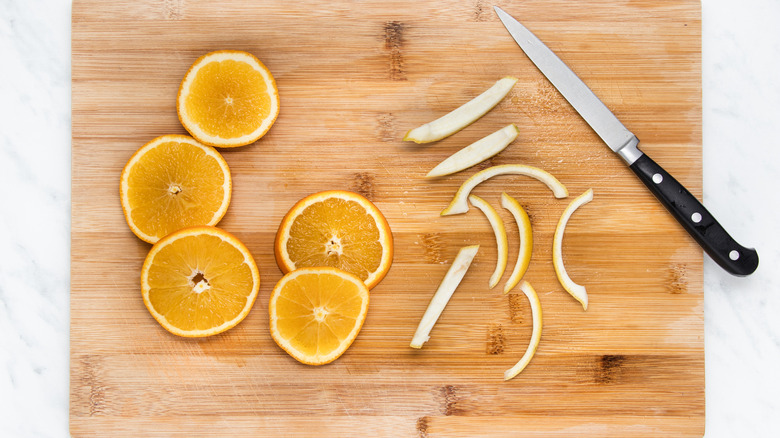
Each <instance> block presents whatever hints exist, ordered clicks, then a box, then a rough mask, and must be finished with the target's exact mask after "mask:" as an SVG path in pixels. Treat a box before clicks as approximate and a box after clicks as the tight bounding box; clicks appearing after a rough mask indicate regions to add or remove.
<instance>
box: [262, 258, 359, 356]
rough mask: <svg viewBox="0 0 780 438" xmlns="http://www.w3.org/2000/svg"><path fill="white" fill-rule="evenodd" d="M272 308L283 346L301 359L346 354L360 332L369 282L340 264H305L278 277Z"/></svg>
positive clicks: (273, 329)
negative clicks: (341, 268) (314, 266)
mask: <svg viewBox="0 0 780 438" xmlns="http://www.w3.org/2000/svg"><path fill="white" fill-rule="evenodd" d="M268 310H269V314H270V330H271V337H273V339H274V341H276V343H277V344H278V345H279V347H281V348H282V349H283V350H284V351H286V352H287V353H288V354H289V355H290V356H292V357H293V358H295V359H296V360H298V361H299V362H301V363H304V364H307V365H324V364H326V363H330V362H332V361H334V360H336V359H337V358H338V357H339V356H341V355H342V354H344V352H345V351H346V350H347V348H349V346H350V345H352V342H353V341H354V340H355V338H356V337H357V335H358V332H360V328H361V327H362V326H363V321H365V320H366V313H367V312H368V288H367V287H366V285H365V283H363V281H361V280H360V279H359V278H357V277H355V276H354V275H352V274H350V273H347V272H344V271H342V270H340V269H337V268H332V267H318V268H301V269H297V270H295V271H293V272H290V273H288V274H287V275H285V276H284V277H282V279H281V280H279V282H278V283H277V284H276V287H274V290H273V292H271V298H270V301H269V304H268Z"/></svg>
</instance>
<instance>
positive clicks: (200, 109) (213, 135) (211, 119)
mask: <svg viewBox="0 0 780 438" xmlns="http://www.w3.org/2000/svg"><path fill="white" fill-rule="evenodd" d="M176 110H177V111H178V113H179V120H180V121H181V124H182V125H184V128H185V129H186V130H187V131H188V132H189V133H190V134H191V135H192V136H193V137H195V138H196V139H198V141H200V142H201V143H203V144H207V145H209V146H216V147H222V148H228V147H237V146H244V145H247V144H250V143H254V142H255V141H256V140H257V139H259V138H260V137H262V136H263V135H265V133H266V132H268V130H269V129H271V125H273V123H274V121H276V117H277V116H278V115H279V91H278V90H277V88H276V81H275V80H274V77H273V75H271V72H270V71H268V68H267V67H266V66H265V65H264V64H263V63H262V62H260V60H258V59H257V58H256V57H255V56H254V55H252V54H250V53H247V52H241V51H237V50H219V51H216V52H211V53H207V54H205V55H203V56H201V57H200V58H198V60H197V61H195V63H194V64H193V65H192V67H190V69H189V71H188V72H187V74H186V75H185V76H184V79H183V80H182V82H181V85H180V86H179V95H178V99H177V100H176Z"/></svg>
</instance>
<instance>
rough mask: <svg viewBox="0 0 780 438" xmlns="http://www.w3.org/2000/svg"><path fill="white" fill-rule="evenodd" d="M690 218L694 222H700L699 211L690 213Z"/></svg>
mask: <svg viewBox="0 0 780 438" xmlns="http://www.w3.org/2000/svg"><path fill="white" fill-rule="evenodd" d="M691 220H692V221H693V222H694V223H696V224H698V223H699V222H701V213H699V212H698V211H697V212H696V213H694V214H692V215H691Z"/></svg>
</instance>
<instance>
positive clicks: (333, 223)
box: [274, 190, 393, 289]
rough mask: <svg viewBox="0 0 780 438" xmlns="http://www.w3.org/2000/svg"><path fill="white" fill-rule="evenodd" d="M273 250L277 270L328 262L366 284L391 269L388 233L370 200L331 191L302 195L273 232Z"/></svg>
mask: <svg viewBox="0 0 780 438" xmlns="http://www.w3.org/2000/svg"><path fill="white" fill-rule="evenodd" d="M274 253H275V256H276V262H277V264H278V265H279V268H280V269H281V270H282V272H285V273H286V272H290V271H293V270H295V269H298V268H302V267H313V266H331V267H335V268H339V269H341V270H344V271H346V272H349V273H351V274H354V275H356V276H357V277H358V278H360V279H361V280H363V281H364V282H365V283H366V285H367V286H368V288H369V289H371V288H373V287H374V286H376V285H377V284H378V283H379V282H380V281H381V280H382V278H384V276H385V275H386V274H387V271H388V270H389V269H390V265H391V263H392V261H393V235H392V233H391V231H390V226H389V225H388V223H387V220H385V217H384V216H383V215H382V213H381V212H380V211H379V209H378V208H377V207H376V206H375V205H374V204H373V203H372V202H371V201H369V200H368V199H366V198H364V197H363V196H361V195H359V194H357V193H353V192H348V191H342V190H332V191H326V192H320V193H315V194H313V195H310V196H307V197H305V198H303V199H302V200H300V201H298V203H296V204H295V205H294V206H293V207H292V208H291V209H290V211H289V212H288V213H287V215H285V217H284V219H282V223H281V224H280V225H279V230H278V231H277V233H276V241H275V243H274Z"/></svg>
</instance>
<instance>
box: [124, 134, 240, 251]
mask: <svg viewBox="0 0 780 438" xmlns="http://www.w3.org/2000/svg"><path fill="white" fill-rule="evenodd" d="M231 189H232V182H231V176H230V169H229V168H228V165H227V162H225V159H224V158H222V155H220V154H219V152H217V150H216V149H214V148H212V147H210V146H205V145H202V144H200V143H198V142H197V141H196V140H195V139H193V138H191V137H189V136H186V135H164V136H161V137H157V138H155V139H154V140H152V141H150V142H149V143H147V144H146V145H144V146H142V147H141V148H140V149H139V150H138V151H136V153H135V154H134V155H133V156H132V157H131V158H130V160H129V161H128V162H127V165H125V168H124V170H123V171H122V175H121V178H120V186H119V194H120V200H121V203H122V210H123V211H124V215H125V220H126V221H127V224H128V225H129V226H130V230H132V232H133V233H134V234H135V235H136V236H138V237H139V238H140V239H141V240H143V241H145V242H149V243H155V242H157V241H158V240H160V239H161V238H162V237H164V236H166V235H168V234H169V233H172V232H173V231H176V230H179V229H181V228H185V227H190V226H195V225H216V224H217V223H218V222H219V221H220V220H221V219H222V217H223V216H224V215H225V213H226V212H227V208H228V205H229V204H230V195H231Z"/></svg>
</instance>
